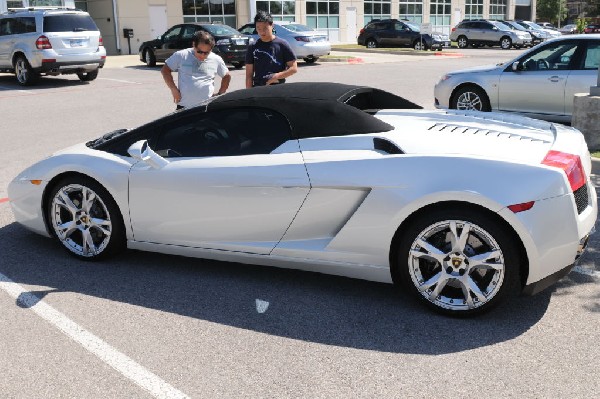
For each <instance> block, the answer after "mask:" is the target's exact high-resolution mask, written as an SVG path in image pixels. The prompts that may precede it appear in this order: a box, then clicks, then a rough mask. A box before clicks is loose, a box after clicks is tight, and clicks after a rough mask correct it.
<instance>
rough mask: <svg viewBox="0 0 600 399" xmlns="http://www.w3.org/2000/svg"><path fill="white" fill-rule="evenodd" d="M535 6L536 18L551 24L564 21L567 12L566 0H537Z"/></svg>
mask: <svg viewBox="0 0 600 399" xmlns="http://www.w3.org/2000/svg"><path fill="white" fill-rule="evenodd" d="M536 7H537V13H536V17H537V20H538V21H548V22H552V23H553V24H557V23H558V22H559V21H560V22H562V21H564V19H565V18H566V17H567V15H568V12H569V9H568V8H567V2H566V0H537V6H536Z"/></svg>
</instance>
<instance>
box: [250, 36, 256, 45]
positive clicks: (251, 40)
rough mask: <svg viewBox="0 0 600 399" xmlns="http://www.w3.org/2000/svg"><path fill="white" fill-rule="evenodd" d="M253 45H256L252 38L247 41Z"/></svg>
mask: <svg viewBox="0 0 600 399" xmlns="http://www.w3.org/2000/svg"><path fill="white" fill-rule="evenodd" d="M254 43H256V40H255V39H254V38H253V37H251V38H249V39H248V44H254Z"/></svg>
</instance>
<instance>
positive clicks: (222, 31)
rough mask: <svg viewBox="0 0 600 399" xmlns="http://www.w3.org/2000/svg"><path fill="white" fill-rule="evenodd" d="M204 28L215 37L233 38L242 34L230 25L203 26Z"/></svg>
mask: <svg viewBox="0 0 600 399" xmlns="http://www.w3.org/2000/svg"><path fill="white" fill-rule="evenodd" d="M202 27H203V28H204V29H206V30H207V31H209V32H210V34H211V35H213V36H233V35H239V34H240V32H238V31H237V30H235V29H233V28H232V27H231V26H228V25H202Z"/></svg>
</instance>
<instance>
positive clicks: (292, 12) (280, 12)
mask: <svg viewBox="0 0 600 399" xmlns="http://www.w3.org/2000/svg"><path fill="white" fill-rule="evenodd" d="M256 11H264V12H267V13H269V14H271V16H272V17H273V20H275V21H290V22H294V21H296V2H295V1H257V2H256Z"/></svg>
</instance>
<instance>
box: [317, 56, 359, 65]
mask: <svg viewBox="0 0 600 399" xmlns="http://www.w3.org/2000/svg"><path fill="white" fill-rule="evenodd" d="M319 62H345V63H348V64H363V63H364V62H365V60H363V59H362V58H360V57H350V58H322V57H321V58H319Z"/></svg>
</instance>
